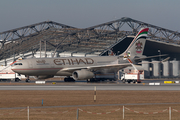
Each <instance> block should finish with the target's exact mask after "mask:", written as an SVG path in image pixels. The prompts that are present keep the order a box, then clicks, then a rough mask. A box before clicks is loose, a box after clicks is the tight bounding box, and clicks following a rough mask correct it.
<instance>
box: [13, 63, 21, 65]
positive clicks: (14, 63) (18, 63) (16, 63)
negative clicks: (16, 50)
mask: <svg viewBox="0 0 180 120" xmlns="http://www.w3.org/2000/svg"><path fill="white" fill-rule="evenodd" d="M14 65H22V63H14Z"/></svg>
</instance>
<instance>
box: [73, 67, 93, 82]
mask: <svg viewBox="0 0 180 120" xmlns="http://www.w3.org/2000/svg"><path fill="white" fill-rule="evenodd" d="M72 76H73V78H74V79H75V80H86V79H90V78H93V77H94V73H93V72H91V71H88V70H86V69H82V70H77V71H74V72H73V73H72Z"/></svg>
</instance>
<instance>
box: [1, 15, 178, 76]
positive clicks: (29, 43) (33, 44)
mask: <svg viewBox="0 0 180 120" xmlns="http://www.w3.org/2000/svg"><path fill="white" fill-rule="evenodd" d="M142 27H148V28H149V33H148V38H147V41H146V45H145V49H144V52H143V55H144V56H147V57H148V56H157V55H159V56H158V57H154V58H148V59H145V60H143V61H142V62H149V63H148V64H142V65H141V69H143V71H144V76H145V78H179V77H180V63H179V61H180V33H179V32H176V31H173V30H168V29H165V28H162V27H158V26H155V25H151V24H148V23H145V22H141V21H138V20H134V19H131V18H127V17H123V18H121V19H118V20H114V21H110V22H107V23H103V24H100V25H96V26H92V27H88V28H84V29H81V28H75V27H72V26H69V25H64V24H61V23H57V22H53V21H45V22H41V23H37V24H32V25H28V26H24V27H20V28H16V29H12V30H9V31H4V32H1V33H0V65H1V66H7V65H9V64H10V63H12V62H13V61H15V60H16V59H18V58H19V57H22V58H31V57H36V58H37V57H67V56H79V57H82V56H108V55H110V53H111V52H112V51H113V53H114V54H115V55H119V54H121V53H123V52H124V51H125V50H126V48H127V47H128V46H129V44H130V43H131V41H132V40H133V38H134V36H135V35H136V34H137V32H138V31H139V30H140V29H141V28H142ZM167 57H170V59H169V60H168V61H166V62H163V63H160V61H161V60H163V59H166V58H167ZM151 62H152V63H151Z"/></svg>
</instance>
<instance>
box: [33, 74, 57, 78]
mask: <svg viewBox="0 0 180 120" xmlns="http://www.w3.org/2000/svg"><path fill="white" fill-rule="evenodd" d="M34 77H35V79H47V78H52V77H54V75H43V76H34Z"/></svg>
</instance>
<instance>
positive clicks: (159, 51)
mask: <svg viewBox="0 0 180 120" xmlns="http://www.w3.org/2000/svg"><path fill="white" fill-rule="evenodd" d="M158 53H159V78H161V50H158Z"/></svg>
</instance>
